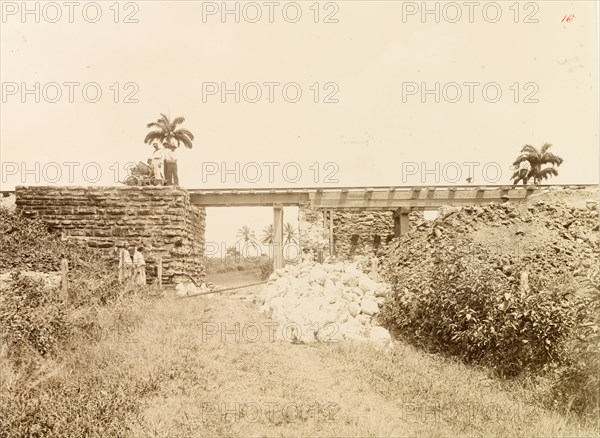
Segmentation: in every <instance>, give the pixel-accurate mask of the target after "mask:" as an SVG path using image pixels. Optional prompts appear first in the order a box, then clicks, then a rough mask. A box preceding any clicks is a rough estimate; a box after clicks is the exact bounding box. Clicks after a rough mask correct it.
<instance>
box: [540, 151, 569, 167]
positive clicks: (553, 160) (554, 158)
mask: <svg viewBox="0 0 600 438" xmlns="http://www.w3.org/2000/svg"><path fill="white" fill-rule="evenodd" d="M540 161H541V164H553V165H555V166H560V165H561V164H562V163H563V159H562V158H561V157H559V156H558V155H554V154H553V153H552V152H546V153H544V154H543V155H542V156H541V158H540Z"/></svg>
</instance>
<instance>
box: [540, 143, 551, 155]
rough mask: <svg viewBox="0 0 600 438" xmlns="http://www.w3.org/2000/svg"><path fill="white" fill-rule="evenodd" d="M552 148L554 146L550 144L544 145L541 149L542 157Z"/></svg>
mask: <svg viewBox="0 0 600 438" xmlns="http://www.w3.org/2000/svg"><path fill="white" fill-rule="evenodd" d="M551 147H552V145H551V144H550V143H544V144H543V145H542V147H541V148H540V155H544V154H545V153H546V152H547V151H548V149H550V148H551Z"/></svg>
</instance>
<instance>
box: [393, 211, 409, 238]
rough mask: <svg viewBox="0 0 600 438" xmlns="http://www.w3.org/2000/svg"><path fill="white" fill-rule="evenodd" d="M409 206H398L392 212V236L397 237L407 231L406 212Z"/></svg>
mask: <svg viewBox="0 0 600 438" xmlns="http://www.w3.org/2000/svg"><path fill="white" fill-rule="evenodd" d="M410 212H411V209H410V208H406V207H400V208H398V209H397V210H396V211H395V212H394V236H396V237H398V236H400V235H401V234H404V233H406V232H407V231H408V213H410Z"/></svg>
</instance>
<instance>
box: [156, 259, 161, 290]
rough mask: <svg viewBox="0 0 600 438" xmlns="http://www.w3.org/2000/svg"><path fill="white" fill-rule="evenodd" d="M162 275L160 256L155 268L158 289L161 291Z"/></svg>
mask: <svg viewBox="0 0 600 438" xmlns="http://www.w3.org/2000/svg"><path fill="white" fill-rule="evenodd" d="M162 273H163V264H162V256H159V257H158V266H157V268H156V277H157V280H158V288H159V289H162Z"/></svg>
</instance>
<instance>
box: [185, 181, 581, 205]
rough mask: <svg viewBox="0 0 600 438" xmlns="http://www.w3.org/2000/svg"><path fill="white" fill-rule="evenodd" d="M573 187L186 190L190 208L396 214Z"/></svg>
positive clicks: (503, 186)
mask: <svg viewBox="0 0 600 438" xmlns="http://www.w3.org/2000/svg"><path fill="white" fill-rule="evenodd" d="M587 186H593V185H573V186H555V185H540V186H511V185H498V186H489V185H488V186H473V185H469V186H409V187H407V186H398V187H342V188H339V187H335V188H333V187H323V188H316V187H313V188H293V189H189V190H188V191H189V192H190V197H191V201H192V203H193V204H195V205H198V206H203V207H218V206H239V207H248V206H275V205H281V206H294V205H300V204H304V203H306V204H310V205H311V206H312V207H314V208H335V209H358V210H368V209H371V210H396V209H398V208H401V207H405V208H412V209H435V208H437V207H440V206H442V205H456V206H461V205H477V204H485V203H489V202H502V200H503V198H508V199H509V200H512V201H521V200H523V199H525V198H527V197H528V196H530V195H531V194H533V193H535V192H536V191H539V190H547V189H549V188H550V187H564V188H568V187H572V188H575V187H587Z"/></svg>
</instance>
